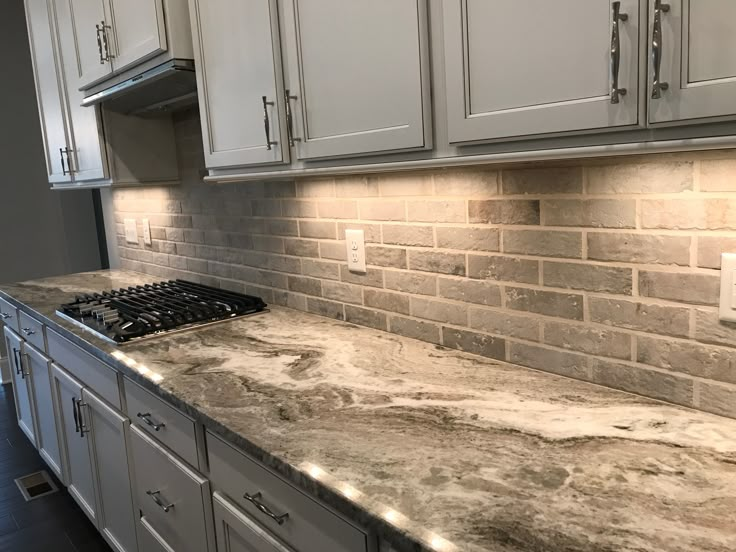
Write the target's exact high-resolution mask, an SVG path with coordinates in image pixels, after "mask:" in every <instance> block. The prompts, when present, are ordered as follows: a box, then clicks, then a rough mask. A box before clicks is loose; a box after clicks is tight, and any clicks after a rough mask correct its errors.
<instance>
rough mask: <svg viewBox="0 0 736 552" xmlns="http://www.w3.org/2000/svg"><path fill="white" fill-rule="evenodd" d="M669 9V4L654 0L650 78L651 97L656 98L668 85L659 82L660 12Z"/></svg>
mask: <svg viewBox="0 0 736 552" xmlns="http://www.w3.org/2000/svg"><path fill="white" fill-rule="evenodd" d="M668 11H670V5H669V4H663V3H662V0H654V24H653V25H652V67H653V68H654V76H653V79H652V99H653V100H658V99H660V98H661V97H662V91H663V90H667V89H668V88H669V87H670V85H669V83H666V82H661V80H660V79H661V68H662V49H663V42H662V41H663V37H662V14H663V13H667V12H668Z"/></svg>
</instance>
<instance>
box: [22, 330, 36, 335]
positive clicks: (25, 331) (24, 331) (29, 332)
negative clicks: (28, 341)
mask: <svg viewBox="0 0 736 552" xmlns="http://www.w3.org/2000/svg"><path fill="white" fill-rule="evenodd" d="M21 331H22V332H23V333H24V334H26V335H28V336H30V335H34V334H35V333H36V330H32V329H31V328H23V329H22V330H21Z"/></svg>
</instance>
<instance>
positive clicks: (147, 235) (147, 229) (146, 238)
mask: <svg viewBox="0 0 736 552" xmlns="http://www.w3.org/2000/svg"><path fill="white" fill-rule="evenodd" d="M141 222H142V223H143V243H145V244H146V245H151V244H152V243H153V242H152V241H151V225H150V224H149V223H148V219H143V220H142V221H141Z"/></svg>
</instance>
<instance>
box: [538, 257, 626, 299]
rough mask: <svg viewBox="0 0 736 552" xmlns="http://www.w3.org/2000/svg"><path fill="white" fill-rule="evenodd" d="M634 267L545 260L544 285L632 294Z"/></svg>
mask: <svg viewBox="0 0 736 552" xmlns="http://www.w3.org/2000/svg"><path fill="white" fill-rule="evenodd" d="M632 272H633V271H632V269H630V268H624V267H617V266H600V265H593V264H582V263H561V262H552V261H544V263H543V278H544V285H545V286H550V287H558V288H568V289H580V290H586V291H598V292H601V293H615V294H618V295H631V290H632Z"/></svg>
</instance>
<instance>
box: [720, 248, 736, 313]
mask: <svg viewBox="0 0 736 552" xmlns="http://www.w3.org/2000/svg"><path fill="white" fill-rule="evenodd" d="M719 307H720V308H719V318H720V319H721V320H725V321H728V322H736V253H723V254H722V255H721V300H720V303H719Z"/></svg>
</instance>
